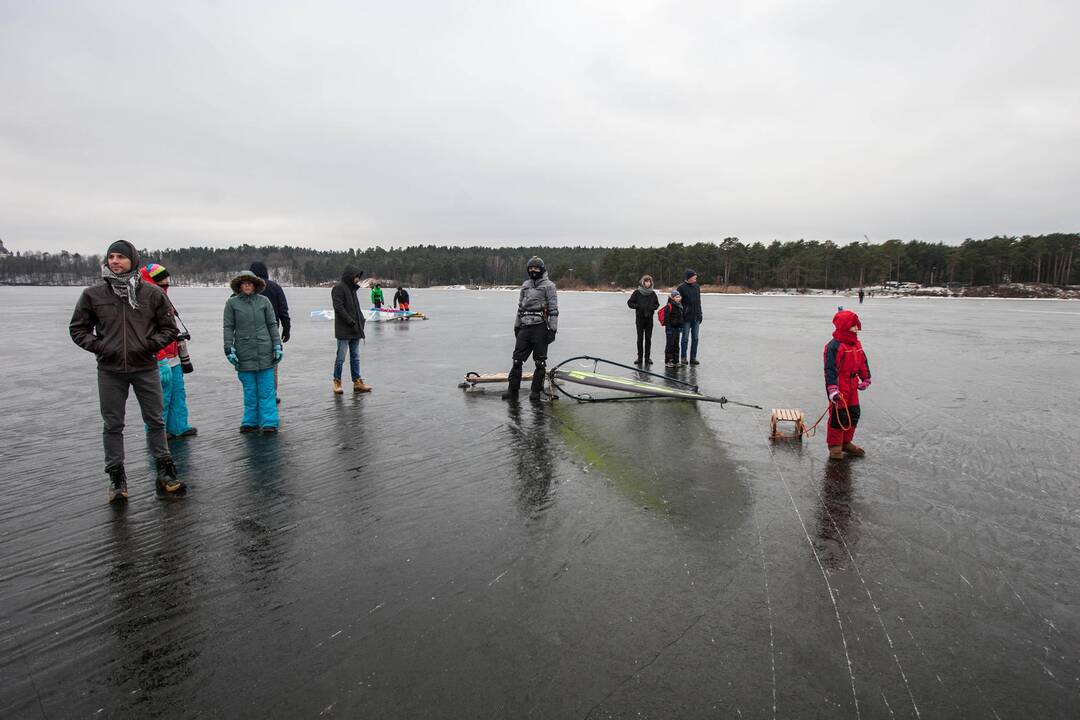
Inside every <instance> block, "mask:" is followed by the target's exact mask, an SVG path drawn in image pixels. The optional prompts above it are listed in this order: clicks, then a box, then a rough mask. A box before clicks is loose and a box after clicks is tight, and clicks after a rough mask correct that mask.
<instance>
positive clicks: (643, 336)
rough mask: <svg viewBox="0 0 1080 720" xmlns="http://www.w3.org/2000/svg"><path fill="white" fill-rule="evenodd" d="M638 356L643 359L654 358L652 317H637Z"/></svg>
mask: <svg viewBox="0 0 1080 720" xmlns="http://www.w3.org/2000/svg"><path fill="white" fill-rule="evenodd" d="M643 351H644V352H643ZM637 356H638V358H642V359H647V358H651V357H652V315H649V316H648V317H644V318H643V317H641V316H640V315H638V316H637Z"/></svg>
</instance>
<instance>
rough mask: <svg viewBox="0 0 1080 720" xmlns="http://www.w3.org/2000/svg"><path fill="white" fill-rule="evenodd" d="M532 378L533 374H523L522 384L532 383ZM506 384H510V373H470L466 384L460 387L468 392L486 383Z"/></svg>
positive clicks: (466, 377)
mask: <svg viewBox="0 0 1080 720" xmlns="http://www.w3.org/2000/svg"><path fill="white" fill-rule="evenodd" d="M532 376H533V374H532V373H531V372H527V373H522V374H521V381H522V382H527V381H530V380H532ZM505 382H510V373H508V372H501V373H487V374H484V375H481V374H480V373H477V372H472V371H470V372H467V373H465V382H463V383H461V384H459V385H458V387H459V388H461V389H463V390H468V389H469V388H474V387H476V386H477V385H483V384H485V383H505Z"/></svg>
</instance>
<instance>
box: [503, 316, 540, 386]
mask: <svg viewBox="0 0 1080 720" xmlns="http://www.w3.org/2000/svg"><path fill="white" fill-rule="evenodd" d="M547 351H548V341H547V323H537V324H535V325H522V326H521V327H520V328H518V331H517V340H516V341H515V342H514V367H512V368H511V369H510V392H512V393H516V392H517V391H518V390H519V389H520V388H521V365H522V363H524V362H525V361H526V360H528V359H529V355H530V354H531V355H532V358H533V362H534V363H535V364H536V367H535V368H534V369H533V379H532V386H531V388H530V392H534V393H538V392H540V391H541V390H543V389H544V369H545V368H546V367H547Z"/></svg>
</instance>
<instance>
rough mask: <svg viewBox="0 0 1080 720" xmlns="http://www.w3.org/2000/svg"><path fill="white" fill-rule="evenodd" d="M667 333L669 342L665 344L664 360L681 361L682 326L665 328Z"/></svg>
mask: <svg viewBox="0 0 1080 720" xmlns="http://www.w3.org/2000/svg"><path fill="white" fill-rule="evenodd" d="M664 330H665V331H666V333H667V344H666V345H665V346H664V362H665V363H669V362H679V335H680V334H681V333H680V331H681V330H682V326H681V325H679V326H676V327H667V328H664Z"/></svg>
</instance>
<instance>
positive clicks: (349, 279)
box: [330, 265, 382, 395]
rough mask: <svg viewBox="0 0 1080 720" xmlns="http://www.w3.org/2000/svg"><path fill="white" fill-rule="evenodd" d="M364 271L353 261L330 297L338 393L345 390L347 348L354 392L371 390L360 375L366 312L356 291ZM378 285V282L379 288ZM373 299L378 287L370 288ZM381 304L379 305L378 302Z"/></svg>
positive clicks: (334, 380) (335, 386)
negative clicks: (335, 348) (361, 308)
mask: <svg viewBox="0 0 1080 720" xmlns="http://www.w3.org/2000/svg"><path fill="white" fill-rule="evenodd" d="M363 276H364V271H363V270H361V269H360V268H358V267H355V266H353V265H346V266H345V269H344V270H343V271H342V273H341V280H340V281H339V282H338V284H337V285H335V286H334V289H333V290H331V291H330V300H331V302H332V303H333V304H334V337H335V338H337V356H336V357H335V358H334V379H333V380H332V381H331V385H332V387H333V390H334V394H335V395H341V394H342V392H344V391H343V390H342V389H341V369H342V367H343V366H344V365H345V351H346V350H348V351H349V370H350V372H351V373H352V381H353V392H354V393H365V392H371V386H370V385H367V384H365V383H364V379H363V378H362V377H361V376H360V341H361V340H362V339H363V338H364V322H365V320H364V313H363V312H361V310H360V298H358V297H357V296H356V291H357V290H359V289H360V278H362V277H363ZM378 287H379V286H378V285H376V286H375V288H376V289H377V288H378ZM371 295H372V301H374V299H375V290H372V291H371ZM379 303H380V304H381V303H382V290H379ZM376 307H378V306H376Z"/></svg>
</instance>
